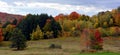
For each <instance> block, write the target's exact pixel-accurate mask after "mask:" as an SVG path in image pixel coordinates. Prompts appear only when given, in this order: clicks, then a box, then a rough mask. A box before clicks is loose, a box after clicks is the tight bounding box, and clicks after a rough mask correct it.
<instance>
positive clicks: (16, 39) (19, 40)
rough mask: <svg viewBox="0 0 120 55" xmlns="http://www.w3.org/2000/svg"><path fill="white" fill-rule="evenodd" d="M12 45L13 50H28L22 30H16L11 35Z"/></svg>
mask: <svg viewBox="0 0 120 55" xmlns="http://www.w3.org/2000/svg"><path fill="white" fill-rule="evenodd" d="M10 40H11V42H12V44H11V48H17V49H16V50H23V49H24V48H26V41H27V40H26V38H25V36H24V35H23V34H22V32H21V30H19V29H18V28H16V29H14V30H13V31H12V33H11V38H10Z"/></svg>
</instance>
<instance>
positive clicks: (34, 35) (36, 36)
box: [31, 25, 44, 40]
mask: <svg viewBox="0 0 120 55" xmlns="http://www.w3.org/2000/svg"><path fill="white" fill-rule="evenodd" d="M43 38H44V33H43V32H42V31H41V29H40V27H39V25H37V28H36V29H35V30H33V32H32V34H31V40H39V39H43Z"/></svg>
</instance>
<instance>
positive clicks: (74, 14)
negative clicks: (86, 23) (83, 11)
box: [69, 12, 80, 20]
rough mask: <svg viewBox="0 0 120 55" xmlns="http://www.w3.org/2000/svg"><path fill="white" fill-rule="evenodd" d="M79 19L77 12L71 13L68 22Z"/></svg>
mask: <svg viewBox="0 0 120 55" xmlns="http://www.w3.org/2000/svg"><path fill="white" fill-rule="evenodd" d="M79 17H80V14H78V13H77V12H72V13H70V15H69V19H70V20H75V19H78V18H79Z"/></svg>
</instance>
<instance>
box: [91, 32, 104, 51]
mask: <svg viewBox="0 0 120 55" xmlns="http://www.w3.org/2000/svg"><path fill="white" fill-rule="evenodd" d="M93 34H94V35H91V46H90V47H91V49H95V50H102V49H103V39H102V38H101V34H100V32H99V30H96V31H95V33H93Z"/></svg>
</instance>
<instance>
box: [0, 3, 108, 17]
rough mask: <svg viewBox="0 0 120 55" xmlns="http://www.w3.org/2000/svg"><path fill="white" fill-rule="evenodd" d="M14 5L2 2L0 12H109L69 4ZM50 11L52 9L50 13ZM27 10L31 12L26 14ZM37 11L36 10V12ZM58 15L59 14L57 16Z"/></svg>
mask: <svg viewBox="0 0 120 55" xmlns="http://www.w3.org/2000/svg"><path fill="white" fill-rule="evenodd" d="M13 4H14V5H12V4H7V3H6V2H2V1H0V8H1V9H0V11H1V12H7V13H14V14H25V13H28V12H30V13H34V11H33V10H31V9H42V11H45V10H43V8H46V9H47V12H46V11H45V12H46V13H48V14H49V13H51V9H52V10H57V12H58V13H70V12H72V11H79V13H85V14H87V13H89V12H93V13H97V12H99V11H104V10H109V9H106V8H97V7H94V6H90V7H88V6H83V5H68V4H60V3H40V2H29V3H24V2H13ZM48 9H50V10H49V11H48ZM25 10H26V11H27V10H31V11H28V12H26V11H25ZM35 11H36V10H35ZM56 15H57V14H56Z"/></svg>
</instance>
